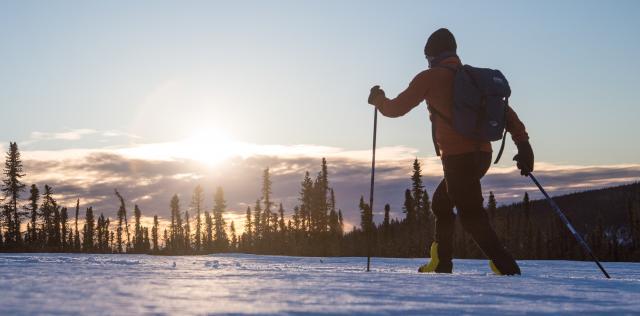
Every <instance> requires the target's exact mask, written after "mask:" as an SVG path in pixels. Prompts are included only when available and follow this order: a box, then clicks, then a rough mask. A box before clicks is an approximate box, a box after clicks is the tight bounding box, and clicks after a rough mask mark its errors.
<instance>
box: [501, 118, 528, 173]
mask: <svg viewBox="0 0 640 316" xmlns="http://www.w3.org/2000/svg"><path fill="white" fill-rule="evenodd" d="M506 123H507V126H506V129H507V131H508V132H509V134H511V139H513V142H514V143H515V144H516V146H517V147H518V154H517V155H515V157H513V160H515V161H516V162H517V167H518V169H520V174H521V175H523V176H526V175H528V174H529V173H530V172H531V171H533V165H534V157H533V149H532V148H531V144H529V134H527V129H526V128H525V127H524V124H523V123H522V121H520V119H519V118H518V114H516V112H515V111H514V110H513V109H512V108H511V107H510V106H507V122H506Z"/></svg>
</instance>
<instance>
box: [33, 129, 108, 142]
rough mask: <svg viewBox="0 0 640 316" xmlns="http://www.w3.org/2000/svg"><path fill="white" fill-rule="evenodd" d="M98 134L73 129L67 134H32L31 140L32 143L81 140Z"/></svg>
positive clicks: (93, 131)
mask: <svg viewBox="0 0 640 316" xmlns="http://www.w3.org/2000/svg"><path fill="white" fill-rule="evenodd" d="M96 133H98V131H97V130H94V129H89V128H81V129H72V130H68V131H65V132H55V133H47V132H37V131H36V132H31V136H30V139H31V140H32V141H41V140H79V139H81V138H82V137H83V136H85V135H91V134H96Z"/></svg>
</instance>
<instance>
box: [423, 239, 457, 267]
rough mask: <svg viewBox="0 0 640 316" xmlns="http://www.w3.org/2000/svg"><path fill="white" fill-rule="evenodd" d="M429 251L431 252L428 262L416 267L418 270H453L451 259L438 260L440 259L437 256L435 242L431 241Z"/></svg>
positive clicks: (436, 244)
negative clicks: (446, 260)
mask: <svg viewBox="0 0 640 316" xmlns="http://www.w3.org/2000/svg"><path fill="white" fill-rule="evenodd" d="M429 252H430V254H431V260H430V261H429V263H427V264H424V265H422V266H421V267H420V268H418V272H420V273H427V272H435V273H451V272H452V271H453V263H451V261H448V262H440V259H439V258H438V243H437V242H433V243H432V244H431V249H430V251H429Z"/></svg>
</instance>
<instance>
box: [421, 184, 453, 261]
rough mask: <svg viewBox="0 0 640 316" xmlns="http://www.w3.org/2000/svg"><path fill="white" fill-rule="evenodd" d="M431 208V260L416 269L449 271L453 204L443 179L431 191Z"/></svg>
mask: <svg viewBox="0 0 640 316" xmlns="http://www.w3.org/2000/svg"><path fill="white" fill-rule="evenodd" d="M431 209H432V210H433V214H434V215H435V217H436V231H435V241H434V243H433V244H432V245H431V249H430V253H431V260H430V261H429V263H427V264H425V265H423V266H421V267H420V269H418V271H419V272H438V273H451V272H452V270H453V264H452V262H451V258H452V253H453V230H454V221H455V214H454V213H453V204H452V202H451V200H450V199H449V195H448V194H447V184H446V182H445V180H444V179H442V181H440V184H439V185H438V187H437V188H436V191H435V192H434V193H433V201H432V203H431Z"/></svg>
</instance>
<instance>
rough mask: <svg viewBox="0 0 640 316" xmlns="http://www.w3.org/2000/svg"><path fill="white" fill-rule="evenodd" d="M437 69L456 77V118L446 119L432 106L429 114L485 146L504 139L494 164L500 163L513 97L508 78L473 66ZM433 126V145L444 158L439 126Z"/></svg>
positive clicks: (496, 72)
mask: <svg viewBox="0 0 640 316" xmlns="http://www.w3.org/2000/svg"><path fill="white" fill-rule="evenodd" d="M436 67H441V68H446V69H449V70H450V71H452V72H453V73H454V78H453V107H452V109H451V113H452V117H451V118H448V117H446V116H444V115H442V113H440V112H438V111H437V110H436V109H434V108H433V107H431V106H430V105H428V108H429V111H430V112H431V113H433V114H435V115H438V116H439V117H441V118H442V119H443V120H444V121H445V122H447V124H449V125H450V126H451V127H453V129H454V130H455V131H456V132H458V133H460V134H462V135H463V136H465V137H467V138H470V139H473V140H477V141H483V142H485V141H489V142H492V141H496V140H500V139H502V145H501V146H500V151H499V152H498V156H497V157H496V160H495V162H494V163H498V161H499V160H500V157H501V156H502V152H503V150H504V143H505V138H506V136H507V131H506V114H507V110H508V109H509V107H508V105H509V96H510V95H511V88H510V87H509V82H508V81H507V78H505V76H504V75H503V74H502V72H500V71H499V70H494V69H488V68H476V67H472V66H469V65H464V66H453V65H439V66H436ZM431 126H432V131H431V132H432V133H431V134H432V137H433V144H434V146H435V149H436V153H437V154H438V156H440V148H439V146H438V144H437V143H436V139H435V124H432V125H431Z"/></svg>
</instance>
